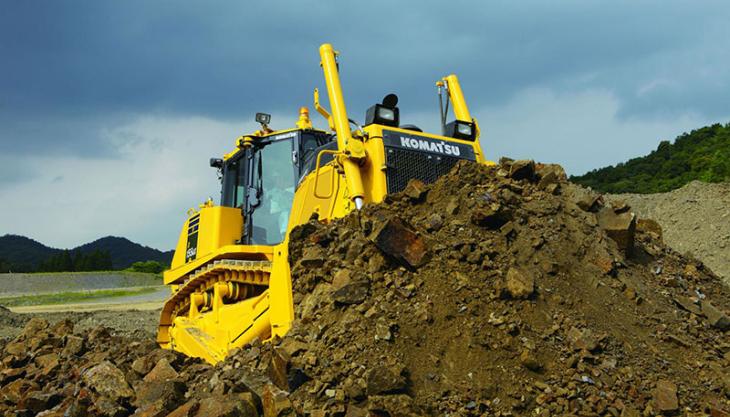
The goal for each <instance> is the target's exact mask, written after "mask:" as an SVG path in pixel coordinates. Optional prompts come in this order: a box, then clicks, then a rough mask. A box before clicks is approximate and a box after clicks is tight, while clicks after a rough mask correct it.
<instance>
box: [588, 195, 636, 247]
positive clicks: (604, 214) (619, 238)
mask: <svg viewBox="0 0 730 417" xmlns="http://www.w3.org/2000/svg"><path fill="white" fill-rule="evenodd" d="M596 218H597V220H598V225H599V227H600V228H601V229H603V230H604V231H605V232H606V234H607V235H608V237H610V238H611V239H613V240H614V241H615V242H616V244H617V245H618V247H619V249H621V250H622V251H624V252H625V253H626V254H627V255H630V254H631V251H632V250H633V247H634V233H635V231H636V215H634V213H621V214H616V213H614V211H613V210H611V209H609V208H606V207H604V208H603V209H601V210H600V211H599V212H598V213H597V214H596Z"/></svg>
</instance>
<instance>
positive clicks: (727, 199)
mask: <svg viewBox="0 0 730 417" xmlns="http://www.w3.org/2000/svg"><path fill="white" fill-rule="evenodd" d="M608 198H609V200H614V201H617V200H624V201H626V202H627V203H628V204H629V205H630V206H631V208H632V210H633V211H635V212H636V213H637V215H638V216H639V217H644V218H650V219H653V220H656V221H657V222H658V223H659V224H660V225H661V227H662V229H663V234H664V241H665V242H666V243H667V244H668V245H669V246H671V247H672V248H673V249H674V250H676V251H677V252H680V253H683V254H691V255H692V256H694V257H696V258H697V259H699V260H701V261H702V262H704V263H705V264H706V265H707V266H708V267H710V269H712V270H713V272H715V273H716V274H717V275H719V276H720V277H722V278H723V279H724V280H725V282H727V283H729V284H730V184H728V183H721V184H707V183H703V182H699V181H693V182H691V183H689V184H687V185H685V186H684V187H682V188H680V189H678V190H674V191H671V192H668V193H658V194H616V195H609V196H608Z"/></svg>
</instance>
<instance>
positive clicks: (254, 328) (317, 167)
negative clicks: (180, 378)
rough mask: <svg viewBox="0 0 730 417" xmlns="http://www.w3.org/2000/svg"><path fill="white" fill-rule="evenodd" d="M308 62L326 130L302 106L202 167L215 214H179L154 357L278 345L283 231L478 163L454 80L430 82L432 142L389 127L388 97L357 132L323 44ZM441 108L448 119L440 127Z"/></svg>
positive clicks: (393, 122) (474, 129)
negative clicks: (289, 123) (277, 126)
mask: <svg viewBox="0 0 730 417" xmlns="http://www.w3.org/2000/svg"><path fill="white" fill-rule="evenodd" d="M319 54H320V58H321V66H322V70H323V72H324V78H325V82H326V87H327V96H328V99H329V106H330V110H329V111H328V110H327V109H325V108H324V107H323V106H322V105H321V104H320V102H319V92H318V90H317V89H315V90H314V107H315V109H316V110H317V112H318V113H320V114H321V115H322V116H323V118H324V119H325V121H326V123H327V128H326V129H324V130H320V129H316V128H314V127H313V124H312V121H311V119H310V115H309V110H308V109H307V108H306V107H302V108H300V110H299V118H298V121H297V122H296V125H295V126H294V127H292V128H289V129H284V130H273V129H272V128H270V127H269V125H270V123H271V116H270V115H268V114H265V113H257V114H256V121H257V122H258V123H259V124H260V125H261V128H260V130H257V131H255V132H253V133H251V134H247V135H243V136H241V137H239V138H237V139H236V140H235V147H234V148H233V150H232V151H231V152H229V153H227V154H225V155H223V157H222V158H212V159H211V160H210V165H211V167H213V168H215V169H217V172H218V174H219V179H220V182H221V197H220V203H219V204H218V205H216V204H214V203H213V201H212V200H211V199H208V200H207V201H206V202H205V203H203V204H201V205H200V206H199V208H197V209H191V210H189V211H188V213H187V214H188V217H187V220H186V221H185V223H184V224H183V226H182V230H181V232H180V236H179V239H178V242H177V246H176V248H175V254H174V256H173V260H172V263H171V267H170V269H169V270H167V271H165V272H164V283H165V285H167V286H169V287H170V289H171V295H170V297H169V298H168V299H167V300H166V301H165V304H164V306H163V309H162V313H161V317H160V324H159V327H158V331H157V342H158V343H159V345H160V346H161V347H163V348H168V349H174V350H177V351H180V352H182V353H184V354H186V355H188V356H193V357H199V358H202V359H203V360H205V361H207V362H209V363H211V364H215V363H217V362H219V361H221V360H223V359H225V357H226V355H227V354H228V352H230V351H231V350H232V349H235V348H239V347H242V346H244V345H246V344H248V343H251V342H252V341H253V340H254V339H258V340H261V341H267V340H270V339H271V338H274V337H283V336H284V335H285V334H286V333H287V331H288V330H289V329H290V327H291V325H292V322H293V320H294V317H295V314H294V313H295V310H294V309H295V306H294V302H293V296H292V280H291V275H290V264H289V259H288V258H289V257H288V244H289V233H290V232H291V230H292V229H293V228H295V227H296V226H298V225H301V224H304V223H306V222H308V221H310V219H312V218H316V219H318V221H321V222H328V221H331V220H333V219H336V218H340V217H343V216H345V215H346V214H348V213H350V212H351V211H353V210H359V209H361V208H362V207H363V205H365V204H376V203H379V202H382V201H383V199H384V198H385V197H386V195H387V194H391V193H397V192H400V191H403V190H404V188H405V187H406V185H407V184H408V182H409V181H410V180H412V179H417V180H420V181H422V182H423V183H432V182H434V181H436V179H438V178H439V177H440V176H442V175H444V174H446V173H447V172H449V171H450V170H451V168H452V167H454V165H455V164H457V163H458V162H459V161H462V160H468V161H473V162H476V163H482V164H488V163H489V162H488V161H486V160H485V159H484V154H483V153H482V149H481V146H480V143H479V136H480V131H479V124H478V123H477V120H476V119H475V118H473V117H472V116H471V114H470V112H469V109H468V107H467V105H466V101H465V98H464V94H463V92H462V89H461V86H460V84H459V80H458V78H457V77H456V75H453V74H452V75H448V76H446V77H444V78H442V79H440V80H438V81H437V82H436V87H437V93H438V98H439V105H440V109H439V110H440V116H441V120H440V122H441V132H440V134H433V133H426V132H423V131H422V130H421V129H420V128H418V127H416V126H414V125H405V124H404V125H401V124H400V110H399V108H398V98H397V96H396V95H395V94H388V95H387V96H386V97H385V98H384V99H383V100H382V102H381V103H377V104H374V105H373V106H371V107H370V108H369V109H367V111H366V115H365V122H364V124H362V125H361V124H359V123H357V122H356V121H354V120H352V119H350V118H349V116H348V113H347V109H346V106H345V101H344V98H343V92H342V86H341V82H340V77H339V62H338V61H339V53H338V52H337V51H335V50H334V48H333V46H332V45H330V44H324V45H321V46H320V48H319ZM449 106H451V109H452V113H453V116H454V117H453V120H452V121H450V122H448V123H447V119H448V118H449Z"/></svg>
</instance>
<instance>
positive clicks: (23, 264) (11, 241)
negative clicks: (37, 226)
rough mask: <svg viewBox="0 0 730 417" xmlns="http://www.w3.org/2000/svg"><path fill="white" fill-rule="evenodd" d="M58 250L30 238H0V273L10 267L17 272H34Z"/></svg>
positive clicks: (9, 236)
mask: <svg viewBox="0 0 730 417" xmlns="http://www.w3.org/2000/svg"><path fill="white" fill-rule="evenodd" d="M58 252H59V249H55V248H49V247H48V246H46V245H44V244H42V243H40V242H37V241H35V240H33V239H31V238H27V237H25V236H17V235H5V236H2V237H0V266H2V269H0V272H7V269H9V268H10V266H12V268H13V270H15V271H18V272H27V271H34V270H35V269H36V268H37V266H38V265H39V263H40V262H42V261H45V260H46V259H48V258H50V257H51V256H53V255H55V254H57V253H58Z"/></svg>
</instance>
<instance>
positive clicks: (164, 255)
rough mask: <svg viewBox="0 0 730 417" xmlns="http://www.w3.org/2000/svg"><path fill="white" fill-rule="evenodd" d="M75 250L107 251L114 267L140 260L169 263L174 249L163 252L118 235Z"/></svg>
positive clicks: (128, 264) (124, 266) (123, 266)
mask: <svg viewBox="0 0 730 417" xmlns="http://www.w3.org/2000/svg"><path fill="white" fill-rule="evenodd" d="M74 250H78V251H81V252H85V253H86V252H93V251H95V250H100V251H107V252H109V254H110V255H111V257H112V266H113V267H114V269H124V268H129V267H130V266H131V265H132V264H133V263H135V262H140V261H157V262H161V263H164V264H166V265H169V264H170V261H172V254H173V251H168V252H162V251H159V250H157V249H153V248H150V247H148V246H142V245H140V244H139V243H134V242H132V241H131V240H129V239H127V238H123V237H116V236H107V237H103V238H101V239H97V240H95V241H93V242H91V243H87V244H85V245H81V246H79V247H77V248H76V249H74Z"/></svg>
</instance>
